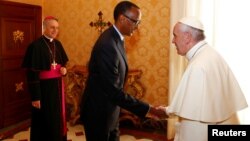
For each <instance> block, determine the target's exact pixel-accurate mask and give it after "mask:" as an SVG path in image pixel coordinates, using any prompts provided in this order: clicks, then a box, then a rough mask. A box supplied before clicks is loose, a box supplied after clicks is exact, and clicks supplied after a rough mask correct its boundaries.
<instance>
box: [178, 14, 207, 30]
mask: <svg viewBox="0 0 250 141" xmlns="http://www.w3.org/2000/svg"><path fill="white" fill-rule="evenodd" d="M179 22H180V23H183V24H185V25H188V26H191V27H193V28H197V29H200V30H203V31H204V27H203V24H202V23H201V22H200V21H199V20H198V18H196V17H184V18H182V19H180V20H179Z"/></svg>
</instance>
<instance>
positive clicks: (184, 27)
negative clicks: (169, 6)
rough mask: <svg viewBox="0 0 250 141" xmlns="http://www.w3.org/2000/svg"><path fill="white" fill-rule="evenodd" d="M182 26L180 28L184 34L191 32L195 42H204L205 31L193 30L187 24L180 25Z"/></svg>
mask: <svg viewBox="0 0 250 141" xmlns="http://www.w3.org/2000/svg"><path fill="white" fill-rule="evenodd" d="M180 24H181V26H180V30H181V31H182V32H189V33H190V34H191V35H192V37H193V39H194V40H195V41H197V42H198V41H201V40H204V39H205V35H204V31H203V30H200V29H197V28H193V27H191V26H189V25H186V24H183V23H180Z"/></svg>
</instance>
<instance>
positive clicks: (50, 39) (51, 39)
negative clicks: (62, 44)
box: [43, 34, 53, 42]
mask: <svg viewBox="0 0 250 141" xmlns="http://www.w3.org/2000/svg"><path fill="white" fill-rule="evenodd" d="M43 36H44V37H46V38H47V39H49V41H50V42H52V41H53V38H50V37H48V36H46V35H44V34H43Z"/></svg>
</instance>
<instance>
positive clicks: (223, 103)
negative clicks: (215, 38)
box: [164, 17, 247, 141]
mask: <svg viewBox="0 0 250 141" xmlns="http://www.w3.org/2000/svg"><path fill="white" fill-rule="evenodd" d="M173 35H174V37H173V40H172V43H174V44H175V46H176V50H177V53H178V54H179V55H181V56H185V57H186V58H187V59H188V66H187V68H186V70H185V72H184V74H183V77H182V79H181V81H180V83H179V85H178V87H177V90H176V93H175V95H174V97H173V99H172V102H171V104H170V105H169V106H168V107H164V108H165V110H166V113H167V115H168V116H172V115H174V116H178V117H179V119H180V120H179V122H177V123H176V134H175V141H207V125H208V124H239V122H238V120H237V116H236V114H237V111H239V110H241V109H243V108H246V107H247V102H246V99H245V97H244V95H243V93H242V90H241V88H240V86H239V84H238V82H237V80H236V79H235V77H234V74H233V73H232V71H231V69H230V68H229V66H228V64H227V63H226V62H225V60H224V59H223V58H222V57H221V55H220V54H218V53H217V52H216V51H215V50H214V49H213V48H212V47H211V46H209V45H208V44H207V42H206V41H204V40H205V35H204V29H203V25H202V23H201V22H200V21H199V20H197V19H196V18H194V17H185V18H183V19H181V20H180V21H179V22H177V23H176V25H175V26H174V30H173Z"/></svg>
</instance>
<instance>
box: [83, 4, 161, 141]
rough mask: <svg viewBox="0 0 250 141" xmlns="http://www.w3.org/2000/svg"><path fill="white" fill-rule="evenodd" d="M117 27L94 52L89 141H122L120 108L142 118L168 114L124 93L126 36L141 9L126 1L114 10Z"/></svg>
mask: <svg viewBox="0 0 250 141" xmlns="http://www.w3.org/2000/svg"><path fill="white" fill-rule="evenodd" d="M114 20H115V24H114V25H113V26H111V27H110V28H108V29H107V30H106V31H104V32H103V33H102V34H101V35H100V37H99V39H98V40H97V41H96V43H95V45H94V48H93V50H92V53H91V57H90V61H89V66H88V71H89V76H88V80H87V83H86V88H85V91H84V94H83V99H82V104H81V120H82V122H83V126H84V129H85V134H86V139H87V141H119V114H120V107H121V108H124V109H126V110H128V111H130V112H132V113H134V114H135V115H137V116H139V117H145V116H147V115H149V114H150V115H156V116H157V117H161V116H164V115H165V113H164V111H161V110H157V109H156V108H154V107H151V106H150V105H149V104H147V103H145V102H142V101H139V100H137V99H135V98H134V97H132V96H130V95H129V94H127V93H126V92H124V89H123V86H124V83H125V79H126V76H127V72H128V64H127V57H126V52H125V49H124V44H123V41H124V36H131V35H132V34H133V31H134V30H136V29H137V28H138V24H139V23H140V20H141V11H140V8H139V7H138V6H137V5H135V4H133V3H131V2H129V1H122V2H120V3H119V4H117V6H116V7H115V9H114Z"/></svg>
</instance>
